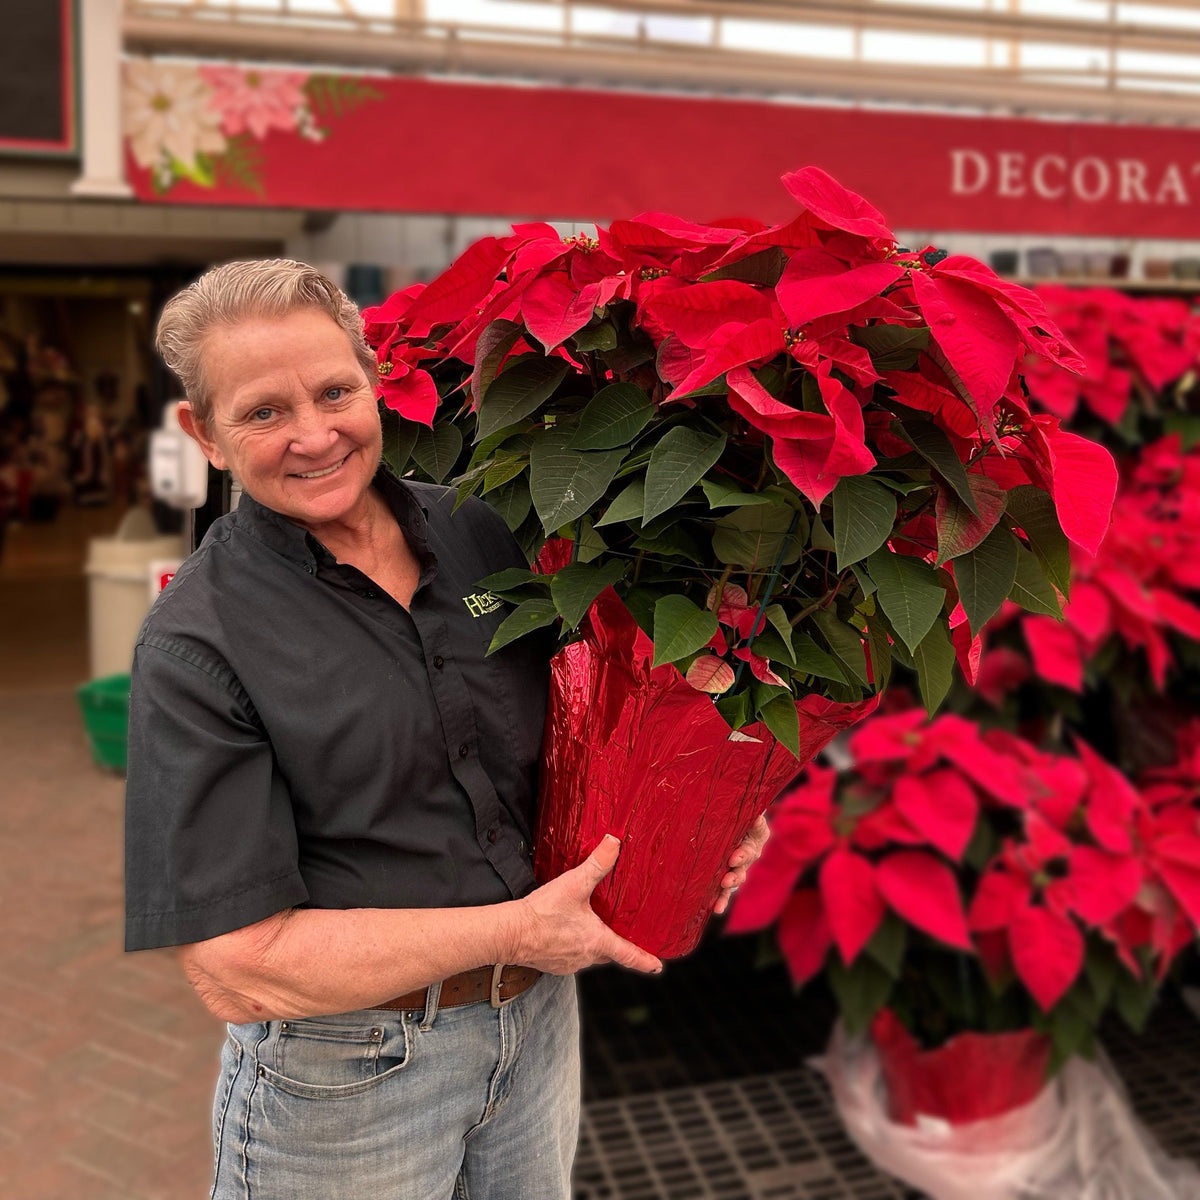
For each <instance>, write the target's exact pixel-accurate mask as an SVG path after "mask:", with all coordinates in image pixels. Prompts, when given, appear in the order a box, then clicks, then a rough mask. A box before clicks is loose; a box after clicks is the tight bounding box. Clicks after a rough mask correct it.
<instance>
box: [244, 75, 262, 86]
mask: <svg viewBox="0 0 1200 1200" xmlns="http://www.w3.org/2000/svg"><path fill="white" fill-rule="evenodd" d="M261 83H262V76H261V75H260V74H259V73H258V72H257V71H251V72H250V73H249V74H248V75H247V76H246V86H247V87H252V88H256V87H258V86H259V85H260V84H261Z"/></svg>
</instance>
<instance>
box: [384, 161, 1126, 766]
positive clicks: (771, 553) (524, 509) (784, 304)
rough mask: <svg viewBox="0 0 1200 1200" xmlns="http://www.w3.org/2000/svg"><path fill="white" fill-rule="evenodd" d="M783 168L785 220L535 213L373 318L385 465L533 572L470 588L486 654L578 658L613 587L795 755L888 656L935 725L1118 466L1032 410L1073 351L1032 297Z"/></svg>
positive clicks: (719, 698)
mask: <svg viewBox="0 0 1200 1200" xmlns="http://www.w3.org/2000/svg"><path fill="white" fill-rule="evenodd" d="M783 182H784V186H785V187H786V188H787V189H788V191H789V192H790V193H791V195H792V196H793V197H794V198H795V200H796V201H797V204H798V209H797V212H796V215H795V216H794V217H793V218H792V219H791V220H789V221H787V222H785V223H783V224H781V225H776V226H766V225H763V224H762V223H761V222H757V221H754V220H750V219H744V218H737V219H732V218H731V219H723V220H718V221H714V222H711V223H709V224H697V223H694V222H691V221H687V220H684V219H682V218H680V217H677V216H673V215H670V214H665V213H644V214H641V215H640V216H637V217H634V218H632V219H629V220H620V221H614V222H613V223H612V224H611V225H609V226H607V227H605V228H599V229H598V230H597V232H596V236H595V237H589V236H575V237H570V238H565V239H564V238H563V237H561V236H560V235H559V234H558V233H557V232H556V231H555V230H554V229H553V228H552V227H551V226H549V225H546V224H540V223H535V224H528V225H519V226H517V227H516V228H514V230H513V232H512V233H511V235H509V236H506V237H499V238H484V239H483V240H482V241H480V242H477V243H476V244H475V245H473V246H472V247H471V248H470V249H468V250H467V251H466V252H465V253H464V254H463V255H462V257H461V258H459V259H458V260H457V262H455V263H454V264H453V265H452V266H451V267H450V268H449V269H448V270H447V271H446V272H444V273H443V274H442V275H441V276H439V277H438V278H436V279H435V280H433V281H432V282H431V283H429V284H428V285H414V286H413V287H411V288H408V289H405V290H404V291H402V292H399V293H397V294H396V295H394V296H392V297H391V298H390V299H389V300H388V301H387V302H386V303H384V304H383V305H380V306H378V307H377V308H373V309H369V310H367V311H366V312H365V313H364V321H365V328H366V333H367V337H368V340H369V341H370V343H371V344H372V345H373V346H374V347H375V350H376V353H377V355H378V360H379V375H380V391H381V397H382V400H383V402H384V404H385V405H386V407H387V409H388V410H389V412H388V413H387V416H388V426H387V451H386V452H387V454H388V457H389V459H390V461H391V462H392V463H393V465H394V466H395V467H396V468H397V469H399V470H401V471H417V472H418V473H421V474H424V475H425V476H427V477H429V478H432V479H434V480H436V481H438V482H442V481H444V480H448V481H449V482H450V483H451V484H452V485H453V486H454V487H456V488H457V489H458V493H459V497H460V499H462V500H465V499H466V498H467V497H469V496H472V495H478V496H481V497H482V498H483V499H484V500H486V501H487V502H489V503H490V504H492V505H493V506H494V507H495V508H496V509H497V510H498V511H499V512H500V513H501V514H502V515H503V516H504V517H505V519H506V520H507V522H508V524H509V526H510V528H512V529H513V530H514V531H515V533H516V534H517V537H518V539H519V540H520V541H521V543H522V545H523V546H524V548H525V549H526V551H527V554H528V556H529V560H530V562H531V563H533V562H534V561H535V560H538V561H540V563H541V569H540V570H536V571H535V570H530V571H522V570H513V571H506V572H502V573H501V574H500V575H499V576H494V577H492V578H490V579H489V580H486V581H483V586H485V587H487V588H489V589H490V590H491V591H492V592H493V593H494V594H495V595H496V596H497V597H499V598H500V599H501V600H503V601H506V602H508V603H510V604H511V605H512V606H513V607H512V610H511V612H510V613H509V615H508V616H507V618H506V619H505V620H504V622H503V624H502V625H501V626H500V628H499V629H498V631H497V632H496V635H495V638H494V640H493V643H492V645H493V648H494V649H495V648H499V647H500V646H502V645H504V644H506V643H507V642H509V641H511V640H512V639H514V638H517V637H520V636H522V635H523V634H526V633H528V632H530V631H532V630H534V629H537V628H541V627H544V626H548V625H555V624H557V625H558V626H559V628H560V629H561V631H562V638H563V641H564V643H566V642H569V641H570V640H572V639H573V638H574V637H576V636H578V635H577V634H576V632H575V631H576V630H577V629H579V627H580V625H581V623H582V622H584V618H585V616H586V614H587V613H588V611H589V608H590V607H591V606H592V604H593V602H594V601H595V599H596V597H597V596H598V595H599V594H600V593H601V592H602V591H603V590H604V589H606V588H608V587H613V588H614V589H615V590H616V592H617V594H618V596H619V597H620V599H621V601H622V602H623V603H624V604H625V606H627V608H628V610H629V611H630V612H631V613H632V614H633V616H634V618H635V620H636V621H637V623H638V625H639V626H640V627H641V629H642V630H643V631H644V633H645V634H646V635H647V636H648V637H650V638H651V639H652V643H653V663H654V666H655V667H656V668H657V667H658V666H661V665H664V664H670V665H672V666H673V667H674V668H677V669H678V671H679V672H680V673H681V674H682V675H683V676H684V677H685V678H686V679H687V681H688V683H689V684H691V685H692V687H693V688H695V689H697V690H698V691H700V692H704V693H708V694H709V695H711V696H712V697H714V698H715V703H716V707H717V709H718V711H719V712H720V713H721V715H722V716H723V717H724V719H725V721H726V723H727V725H728V726H730V727H732V728H733V729H735V730H737V729H743V728H746V727H748V726H750V725H752V724H754V723H756V722H762V723H763V724H765V726H766V727H767V728H768V729H769V730H770V732H771V733H772V734H773V735H774V736H775V737H777V738H779V739H780V740H782V741H784V742H785V743H787V744H788V745H789V746H791V747H792V748H793V751H796V750H797V747H798V735H797V728H796V720H797V718H796V704H795V702H796V700H797V699H798V698H802V697H804V696H806V695H810V694H814V693H815V694H817V695H821V696H824V697H827V698H829V699H832V700H834V701H839V702H845V703H854V702H858V701H860V700H862V699H863V698H864V697H869V696H870V695H872V694H873V693H875V692H877V691H878V690H879V689H880V688H882V686H883V684H884V683H885V682H886V680H887V678H888V676H889V673H890V670H891V665H892V662H893V660H895V661H898V662H900V663H901V664H903V665H904V666H905V667H908V668H911V669H912V670H914V671H915V672H916V674H917V677H918V679H919V686H920V688H921V692H922V696H923V698H924V700H925V701H926V703H927V705H928V706H929V707H930V708H934V707H936V705H937V704H938V703H939V702H940V700H941V699H942V697H943V696H944V695H945V692H946V690H947V688H948V687H949V684H950V679H951V671H952V667H953V663H954V659H955V655H956V652H957V654H958V656H959V658H960V660H961V661H962V662H963V663H964V665H966V666H967V667H968V668H970V667H971V665H972V663H973V662H975V661H977V659H978V653H979V648H980V643H979V633H980V631H981V629H982V627H983V625H984V624H985V623H986V621H987V620H988V619H989V618H990V617H992V616H993V615H994V614H995V613H996V612H997V611H998V610H999V608H1000V606H1001V605H1002V604H1003V603H1004V601H1005V600H1006V599H1008V598H1010V597H1012V598H1013V599H1014V600H1015V601H1016V602H1017V603H1021V602H1022V600H1023V598H1024V597H1025V596H1026V595H1027V594H1035V593H1040V592H1042V591H1045V590H1046V589H1047V587H1048V586H1049V585H1048V584H1047V582H1046V578H1047V572H1051V573H1053V572H1054V570H1055V563H1056V562H1057V561H1058V558H1059V557H1060V555H1059V548H1060V543H1061V544H1062V545H1065V544H1066V541H1068V540H1069V541H1071V542H1073V543H1074V544H1077V545H1078V546H1080V547H1082V548H1084V549H1085V550H1087V551H1088V552H1093V551H1095V549H1096V548H1097V546H1098V545H1099V543H1100V540H1101V538H1102V537H1103V534H1104V532H1105V530H1106V529H1107V526H1108V523H1109V517H1110V510H1111V505H1112V498H1113V494H1114V490H1115V485H1116V476H1115V468H1114V466H1113V463H1112V460H1111V457H1110V456H1109V455H1108V453H1107V452H1106V451H1105V450H1103V449H1101V448H1100V447H1097V446H1095V445H1094V444H1092V443H1090V442H1088V441H1086V440H1085V439H1083V438H1081V437H1078V436H1077V435H1075V434H1072V433H1068V432H1066V431H1064V430H1063V429H1062V428H1061V427H1060V424H1059V421H1058V419H1057V418H1055V417H1051V416H1046V415H1041V414H1035V413H1033V412H1031V410H1030V404H1029V401H1028V398H1027V396H1026V392H1025V389H1024V387H1023V384H1022V379H1021V374H1020V370H1021V368H1022V366H1023V364H1024V363H1025V362H1026V360H1027V359H1029V358H1030V357H1031V356H1042V357H1045V358H1048V359H1049V360H1051V361H1052V362H1054V363H1056V364H1059V365H1060V366H1061V367H1062V368H1063V369H1064V370H1067V371H1071V370H1078V369H1080V368H1081V367H1082V365H1083V364H1082V360H1080V359H1079V357H1078V356H1077V355H1076V354H1075V353H1074V351H1073V350H1072V349H1071V348H1070V347H1069V345H1068V344H1067V342H1066V341H1065V339H1064V338H1063V336H1062V334H1061V332H1060V331H1059V330H1058V329H1057V327H1056V326H1055V324H1054V322H1053V321H1052V320H1051V318H1050V317H1049V315H1048V314H1047V312H1046V309H1045V306H1044V305H1043V303H1042V302H1041V301H1040V300H1039V299H1038V297H1037V296H1036V295H1035V294H1033V293H1032V292H1030V291H1027V290H1026V289H1024V288H1021V287H1019V286H1016V285H1014V284H1012V283H1008V282H1005V281H1003V280H1001V279H1000V278H998V277H997V276H996V275H995V274H994V273H993V272H992V271H990V270H989V269H988V268H986V267H985V266H983V265H982V264H980V263H978V262H976V261H974V260H973V259H969V258H964V257H947V256H946V255H945V254H944V253H942V252H940V251H937V250H934V249H932V248H925V249H922V250H915V251H913V250H906V249H903V248H901V247H898V246H897V244H896V239H895V237H894V236H893V234H892V233H891V231H890V230H889V229H888V227H887V225H886V223H885V222H884V219H883V217H882V216H881V215H880V213H879V212H878V211H877V210H876V209H874V208H873V207H872V206H871V205H870V204H868V203H867V202H866V201H865V200H863V199H862V198H861V197H859V196H857V195H855V194H853V193H851V192H848V191H847V190H846V189H844V188H842V187H841V186H840V185H838V184H837V183H836V182H835V181H834V180H833V179H831V178H830V177H829V176H828V175H826V174H824V173H823V172H821V171H819V170H817V169H815V168H811V167H809V168H804V169H802V170H800V171H797V172H795V173H794V174H791V175H788V176H786V177H785V178H784V180H783ZM559 538H562V539H564V542H565V543H567V544H569V545H567V546H566V548H564V546H563V545H557V548H556V539H559ZM548 542H549V543H551V546H550V549H549V550H547V549H546V544H547V543H548ZM1055 582H1059V580H1058V579H1057V578H1056V579H1055ZM1061 586H1064V590H1065V584H1063V585H1061Z"/></svg>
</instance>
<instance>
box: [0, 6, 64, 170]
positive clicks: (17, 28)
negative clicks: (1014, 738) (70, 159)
mask: <svg viewBox="0 0 1200 1200" xmlns="http://www.w3.org/2000/svg"><path fill="white" fill-rule="evenodd" d="M74 9H75V3H74V0H0V153H7V154H30V153H34V154H63V155H72V154H76V153H77V152H78V144H77V138H76V129H75V60H76V54H75V12H74Z"/></svg>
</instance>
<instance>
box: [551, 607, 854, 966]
mask: <svg viewBox="0 0 1200 1200" xmlns="http://www.w3.org/2000/svg"><path fill="white" fill-rule="evenodd" d="M581 631H582V633H583V639H582V640H581V641H579V642H575V643H573V644H572V645H570V646H567V647H566V648H565V649H564V650H562V651H560V652H559V653H558V654H557V655H555V657H554V659H553V660H552V661H551V682H550V703H549V708H548V711H547V716H546V734H545V739H544V742H543V746H542V778H541V788H540V792H539V800H538V831H537V844H536V847H535V853H534V871H535V873H536V875H537V878H538V880H539V882H542V883H545V882H547V881H548V880H550V879H554V878H555V877H557V876H558V875H561V874H562V873H563V872H564V871H567V870H570V869H571V868H572V867H576V866H578V865H579V864H580V863H581V862H582V861H583V860H584V859H585V858H586V857H587V856H588V855H589V854H590V853H591V852H592V850H593V849H595V847H596V844H597V843H598V842H599V841H600V839H601V838H602V837H603V836H604V835H605V834H606V833H611V834H614V835H615V836H616V837H619V838H620V839H621V853H620V857H619V858H618V860H617V865H616V867H614V869H613V871H612V872H611V874H609V876H608V877H607V878H606V879H604V880H603V881H602V882H601V883H600V885H599V887H597V888H596V890H595V892H593V893H592V907H593V909H595V911H596V912H597V913H598V914H599V915H600V917H601V918H602V919H603V920H605V921H606V922H607V923H608V924H609V925H611V926H612V928H613V929H615V930H616V931H617V932H618V933H619V934H621V936H622V937H625V938H628V939H629V940H630V941H631V942H634V943H635V944H636V945H638V946H641V947H642V948H643V949H645V950H649V951H650V952H651V953H652V954H656V955H658V956H659V957H661V958H678V957H680V956H681V955H684V954H687V953H689V952H690V951H691V950H693V949H694V948H695V946H696V943H697V942H699V940H700V935H701V934H702V933H703V932H704V926H705V923H706V922H707V920H708V918H709V916H710V915H711V913H712V906H713V904H714V902H715V901H716V899H717V896H718V894H719V892H720V880H721V877H722V876H723V875H724V874H725V872H726V871H727V869H728V863H729V856H730V855H731V854H732V853H733V850H734V848H735V847H736V846H737V845H738V843H739V842H740V841H741V840H742V838H743V837H745V835H746V833H747V831H748V830H749V829H750V826H751V825H753V823H754V821H755V820H756V819H757V817H758V816H759V815H760V814H761V813H762V812H764V811H765V810H766V808H767V806H768V805H769V804H770V803H771V801H772V800H774V799H775V797H776V796H777V795H778V794H779V793H780V791H782V790H783V788H784V787H785V786H786V785H787V784H788V783H790V782H791V780H792V779H793V778H794V777H795V776H796V775H797V774H798V773H799V772H800V770H801V769H802V768H803V766H804V764H805V763H806V762H807V761H808V760H809V759H810V758H812V756H813V755H814V754H816V753H817V751H818V750H820V749H821V747H822V746H824V745H825V744H826V742H828V741H829V740H830V738H832V737H833V736H834V734H836V733H838V732H839V731H840V730H842V729H846V728H848V727H849V726H851V725H853V724H855V723H856V722H857V721H860V720H861V719H862V718H863V717H865V716H866V715H867V714H868V713H869V712H871V711H872V710H873V709H874V708H875V706H876V704H877V702H878V697H875V696H872V697H870V698H869V699H867V700H864V701H861V702H859V703H857V704H839V703H836V702H834V701H832V700H828V699H826V698H825V697H823V696H805V697H804V698H803V699H802V700H800V701H798V703H797V707H798V710H799V714H800V758H799V759H796V758H794V757H793V756H792V754H791V752H790V751H789V750H787V749H786V748H785V747H784V746H781V745H779V744H778V743H777V742H776V741H775V739H774V738H773V737H772V736H771V734H770V733H769V732H768V731H767V729H766V727H765V726H763V725H761V724H755V725H751V726H747V727H746V728H745V729H742V730H739V731H738V733H736V734H733V736H732V737H731V736H730V729H729V726H728V725H727V724H726V723H725V721H724V719H723V718H722V717H721V715H720V714H719V713H718V712H717V710H716V709H715V708H714V707H713V702H712V699H711V697H709V696H707V695H705V694H704V693H703V692H698V691H697V690H696V689H695V688H693V687H692V686H691V685H690V684H689V683H687V682H686V681H685V680H684V678H683V677H682V676H681V675H680V674H679V672H678V671H677V670H676V669H675V668H674V667H672V666H670V665H663V666H660V667H652V665H651V664H652V662H653V654H654V647H653V644H652V643H651V641H650V639H649V638H648V637H647V636H646V635H645V634H644V633H643V632H642V631H641V629H640V628H639V627H638V625H637V622H636V621H634V619H633V617H632V616H631V615H630V613H629V610H628V609H627V608H626V607H625V606H624V604H622V603H621V601H620V599H619V598H618V597H617V595H616V593H615V592H614V591H613V590H612V589H611V588H608V589H607V590H606V591H605V592H603V593H602V594H601V595H600V597H599V598H598V599H597V600H596V602H595V604H594V605H593V606H592V609H591V611H590V612H589V614H588V616H587V617H586V618H585V619H584V622H583V625H582V626H581Z"/></svg>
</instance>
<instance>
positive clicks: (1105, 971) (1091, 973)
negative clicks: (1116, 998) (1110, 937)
mask: <svg viewBox="0 0 1200 1200" xmlns="http://www.w3.org/2000/svg"><path fill="white" fill-rule="evenodd" d="M1084 970H1085V972H1086V974H1087V978H1088V983H1089V984H1090V985H1091V988H1092V994H1093V995H1094V996H1095V997H1096V1003H1097V1004H1098V1005H1099V1007H1100V1008H1101V1009H1104V1008H1107V1007H1108V1002H1109V1001H1110V1000H1111V999H1112V995H1113V990H1114V989H1115V988H1116V985H1117V974H1118V972H1119V971H1120V963H1118V961H1117V956H1116V954H1115V953H1114V952H1113V950H1112V948H1111V947H1110V946H1108V945H1107V944H1103V943H1100V942H1098V941H1097V940H1096V939H1095V937H1094V935H1093V939H1092V940H1090V941H1089V942H1088V948H1087V957H1086V958H1085V959H1084Z"/></svg>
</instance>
